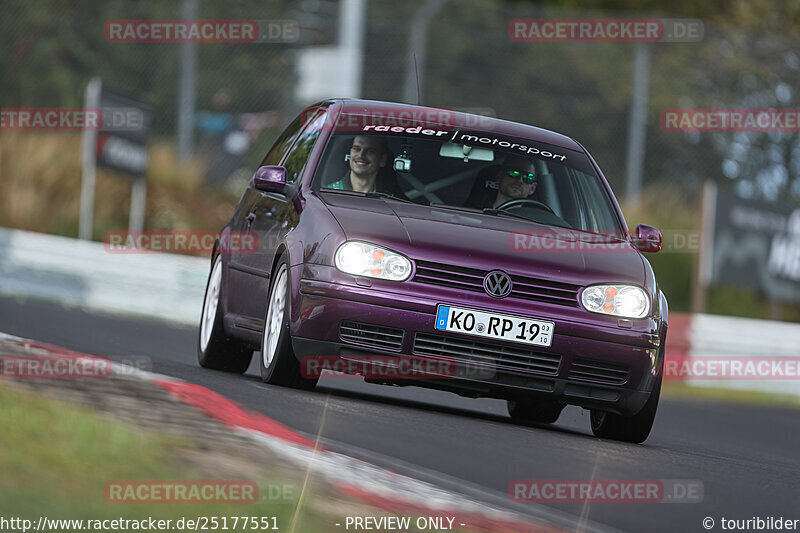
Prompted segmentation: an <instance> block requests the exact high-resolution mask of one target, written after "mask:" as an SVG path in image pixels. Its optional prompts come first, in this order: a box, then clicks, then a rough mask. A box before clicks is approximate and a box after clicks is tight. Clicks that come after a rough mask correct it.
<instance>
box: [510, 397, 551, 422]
mask: <svg viewBox="0 0 800 533" xmlns="http://www.w3.org/2000/svg"><path fill="white" fill-rule="evenodd" d="M507 405H508V414H509V415H511V419H512V420H513V421H514V422H516V423H517V424H525V425H529V424H552V423H554V422H555V421H556V420H558V417H559V416H560V415H561V411H562V410H563V409H564V406H563V405H562V404H559V403H557V402H553V401H548V400H538V401H534V400H508V401H507Z"/></svg>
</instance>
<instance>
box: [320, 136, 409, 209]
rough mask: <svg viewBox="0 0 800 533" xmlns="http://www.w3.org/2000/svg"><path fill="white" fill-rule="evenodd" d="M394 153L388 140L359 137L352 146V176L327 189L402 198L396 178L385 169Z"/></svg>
mask: <svg viewBox="0 0 800 533" xmlns="http://www.w3.org/2000/svg"><path fill="white" fill-rule="evenodd" d="M390 155H391V152H390V151H389V148H388V146H387V145H386V140H385V139H383V138H381V137H374V136H370V135H356V136H355V138H353V144H352V145H351V146H350V158H349V162H350V172H349V173H348V175H347V176H345V177H344V178H342V179H340V180H339V181H335V182H333V183H331V184H330V185H328V187H327V188H328V189H337V190H344V191H355V192H373V191H378V192H385V193H389V194H391V195H393V196H398V197H399V196H400V194H401V191H400V188H399V187H398V186H397V177H396V176H394V173H393V172H391V171H389V170H388V169H387V168H386V164H387V162H388V161H389V156H390Z"/></svg>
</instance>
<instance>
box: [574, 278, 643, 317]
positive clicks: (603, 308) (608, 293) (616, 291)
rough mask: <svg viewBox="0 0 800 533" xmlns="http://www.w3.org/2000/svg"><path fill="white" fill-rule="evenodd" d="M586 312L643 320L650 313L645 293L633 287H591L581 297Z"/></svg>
mask: <svg viewBox="0 0 800 533" xmlns="http://www.w3.org/2000/svg"><path fill="white" fill-rule="evenodd" d="M581 302H582V303H583V307H585V308H586V310H587V311H591V312H592V313H600V314H604V315H613V316H619V317H624V318H644V317H646V316H647V314H648V313H649V312H650V299H649V298H648V297H647V293H646V292H644V290H643V289H642V288H640V287H636V286H635V285H593V286H591V287H587V288H586V289H585V290H584V291H583V294H582V295H581Z"/></svg>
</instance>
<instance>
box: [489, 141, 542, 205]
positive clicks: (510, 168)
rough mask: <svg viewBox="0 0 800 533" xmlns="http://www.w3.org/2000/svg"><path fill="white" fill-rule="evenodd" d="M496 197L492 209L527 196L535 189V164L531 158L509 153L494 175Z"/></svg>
mask: <svg viewBox="0 0 800 533" xmlns="http://www.w3.org/2000/svg"><path fill="white" fill-rule="evenodd" d="M495 180H496V181H497V197H496V198H495V200H494V203H493V204H492V207H493V208H494V209H497V208H498V207H499V206H501V205H503V204H504V203H506V202H510V201H511V200H522V199H525V198H528V197H529V196H530V195H532V194H533V193H534V192H535V191H536V166H535V165H534V163H533V160H532V159H529V158H527V157H522V156H519V155H514V154H512V155H509V156H507V157H506V159H505V161H503V166H502V167H501V168H500V170H498V171H497V174H496V175H495Z"/></svg>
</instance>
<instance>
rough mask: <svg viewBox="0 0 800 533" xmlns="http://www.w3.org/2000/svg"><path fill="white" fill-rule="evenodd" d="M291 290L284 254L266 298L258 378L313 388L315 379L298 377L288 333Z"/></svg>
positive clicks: (297, 368) (279, 261) (296, 363)
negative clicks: (259, 374) (259, 375)
mask: <svg viewBox="0 0 800 533" xmlns="http://www.w3.org/2000/svg"><path fill="white" fill-rule="evenodd" d="M291 287H292V284H291V278H290V277H289V260H288V256H287V255H286V254H283V255H282V256H281V257H280V259H279V260H278V264H277V266H276V267H275V270H274V271H273V276H272V282H271V283H270V291H269V298H268V299H267V311H266V316H265V317H264V331H263V334H262V336H261V357H260V358H259V360H260V367H261V379H262V381H264V382H265V383H270V384H272V385H285V386H288V387H296V388H300V389H313V388H314V386H316V384H317V379H318V377H311V378H306V377H303V376H302V375H301V373H300V364H299V363H298V362H297V358H296V357H295V355H294V351H293V350H292V339H291V335H290V334H289V316H290V314H291V305H292V296H291Z"/></svg>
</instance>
